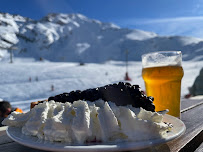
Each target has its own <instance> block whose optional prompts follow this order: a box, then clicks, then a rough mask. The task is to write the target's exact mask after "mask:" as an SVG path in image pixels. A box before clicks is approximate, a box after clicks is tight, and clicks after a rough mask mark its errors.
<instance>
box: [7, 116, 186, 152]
mask: <svg viewBox="0 0 203 152" xmlns="http://www.w3.org/2000/svg"><path fill="white" fill-rule="evenodd" d="M164 122H170V123H172V124H173V129H172V131H171V132H169V133H167V137H166V138H165V139H161V138H160V139H149V140H147V141H139V142H119V143H94V144H89V145H87V144H86V145H68V144H65V143H56V142H54V143H51V142H48V141H43V142H42V141H39V140H38V138H37V137H31V136H26V135H24V134H22V133H21V128H16V127H8V129H7V135H8V136H9V137H10V138H11V139H13V140H14V141H16V142H17V143H19V144H22V145H24V146H28V147H32V148H36V149H41V150H49V151H65V152H70V151H74V152H84V151H88V152H90V151H128V150H138V149H143V148H147V147H150V146H154V145H158V144H162V143H166V142H168V141H170V140H173V139H175V138H177V137H179V136H181V135H182V134H183V133H184V132H185V130H186V127H185V125H184V123H183V122H182V121H181V120H180V119H178V118H175V117H173V116H170V115H164Z"/></svg>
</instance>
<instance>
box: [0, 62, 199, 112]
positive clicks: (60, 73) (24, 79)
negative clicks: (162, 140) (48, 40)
mask: <svg viewBox="0 0 203 152" xmlns="http://www.w3.org/2000/svg"><path fill="white" fill-rule="evenodd" d="M202 65H203V61H198V62H197V61H196V62H194V61H187V62H186V61H185V62H183V68H184V77H183V80H182V93H181V95H182V96H184V95H185V94H187V93H188V87H190V86H192V84H193V82H194V80H195V78H196V76H197V75H198V74H199V71H200V69H201V68H202ZM141 68H142V66H141V62H130V63H129V68H128V69H129V76H130V77H131V78H132V81H131V83H132V84H139V85H140V86H141V88H142V89H143V90H144V82H143V79H142V76H141V70H142V69H141ZM125 71H126V67H125V62H115V61H111V62H107V63H104V64H95V63H94V64H93V63H89V64H85V65H84V66H79V64H78V63H65V62H60V63H54V62H31V61H24V60H18V61H16V62H15V63H13V64H9V63H2V64H0V80H1V81H0V98H2V99H5V100H9V101H11V102H12V105H13V106H18V107H20V108H22V109H23V110H24V111H27V110H29V106H30V102H31V101H38V100H41V99H46V98H48V97H49V96H53V95H56V94H61V93H63V92H70V91H72V90H78V89H79V90H84V89H87V88H93V87H99V86H103V85H106V84H109V83H116V82H119V81H123V80H124V75H125ZM29 78H31V82H30V81H29ZM36 78H38V80H36ZM51 85H54V91H51Z"/></svg>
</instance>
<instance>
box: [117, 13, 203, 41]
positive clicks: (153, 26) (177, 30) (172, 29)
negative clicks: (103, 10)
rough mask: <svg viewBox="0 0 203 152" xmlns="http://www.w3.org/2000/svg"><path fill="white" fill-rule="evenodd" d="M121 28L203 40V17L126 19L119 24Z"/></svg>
mask: <svg viewBox="0 0 203 152" xmlns="http://www.w3.org/2000/svg"><path fill="white" fill-rule="evenodd" d="M117 24H118V25H120V26H121V27H131V28H136V29H141V30H145V31H152V32H155V33H157V34H160V35H165V36H170V35H180V36H192V37H199V38H203V29H202V27H203V16H188V17H175V18H161V19H125V20H120V21H119V22H117Z"/></svg>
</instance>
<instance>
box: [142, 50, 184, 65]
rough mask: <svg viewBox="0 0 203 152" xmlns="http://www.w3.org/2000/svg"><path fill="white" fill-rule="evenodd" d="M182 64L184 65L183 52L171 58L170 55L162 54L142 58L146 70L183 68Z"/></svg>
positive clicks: (155, 53)
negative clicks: (164, 67) (167, 67)
mask: <svg viewBox="0 0 203 152" xmlns="http://www.w3.org/2000/svg"><path fill="white" fill-rule="evenodd" d="M164 53H165V52H164ZM169 53H170V52H169ZM181 64H182V57H181V52H177V54H175V55H173V54H172V55H171V56H169V55H168V54H166V55H165V54H162V52H154V53H149V54H144V55H143V56H142V65H143V67H144V68H146V67H160V66H181Z"/></svg>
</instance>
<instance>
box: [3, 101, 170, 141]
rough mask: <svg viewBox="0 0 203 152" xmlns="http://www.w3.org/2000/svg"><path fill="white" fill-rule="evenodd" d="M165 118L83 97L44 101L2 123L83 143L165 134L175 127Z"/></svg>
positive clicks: (45, 136)
mask: <svg viewBox="0 0 203 152" xmlns="http://www.w3.org/2000/svg"><path fill="white" fill-rule="evenodd" d="M162 119H163V115H162V114H158V113H157V112H150V111H146V110H144V109H143V108H134V107H132V106H116V105H115V104H114V103H112V102H104V101H102V100H97V101H95V102H88V101H81V100H79V101H75V102H73V104H71V103H68V102H67V103H59V102H55V101H49V102H44V103H40V104H38V105H36V106H35V107H34V108H33V109H31V110H30V111H29V112H27V113H17V112H13V113H11V114H10V115H9V116H8V117H7V118H6V119H5V120H4V121H3V122H2V123H3V124H4V125H7V126H13V127H21V128H22V133H23V134H25V135H30V136H37V137H38V138H39V139H42V140H48V141H57V142H66V143H79V144H82V143H86V142H92V141H96V142H97V141H101V142H112V141H123V140H124V141H141V140H147V139H156V138H164V136H165V135H166V133H167V131H170V129H171V127H170V126H168V125H167V124H165V123H164V122H162Z"/></svg>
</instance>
